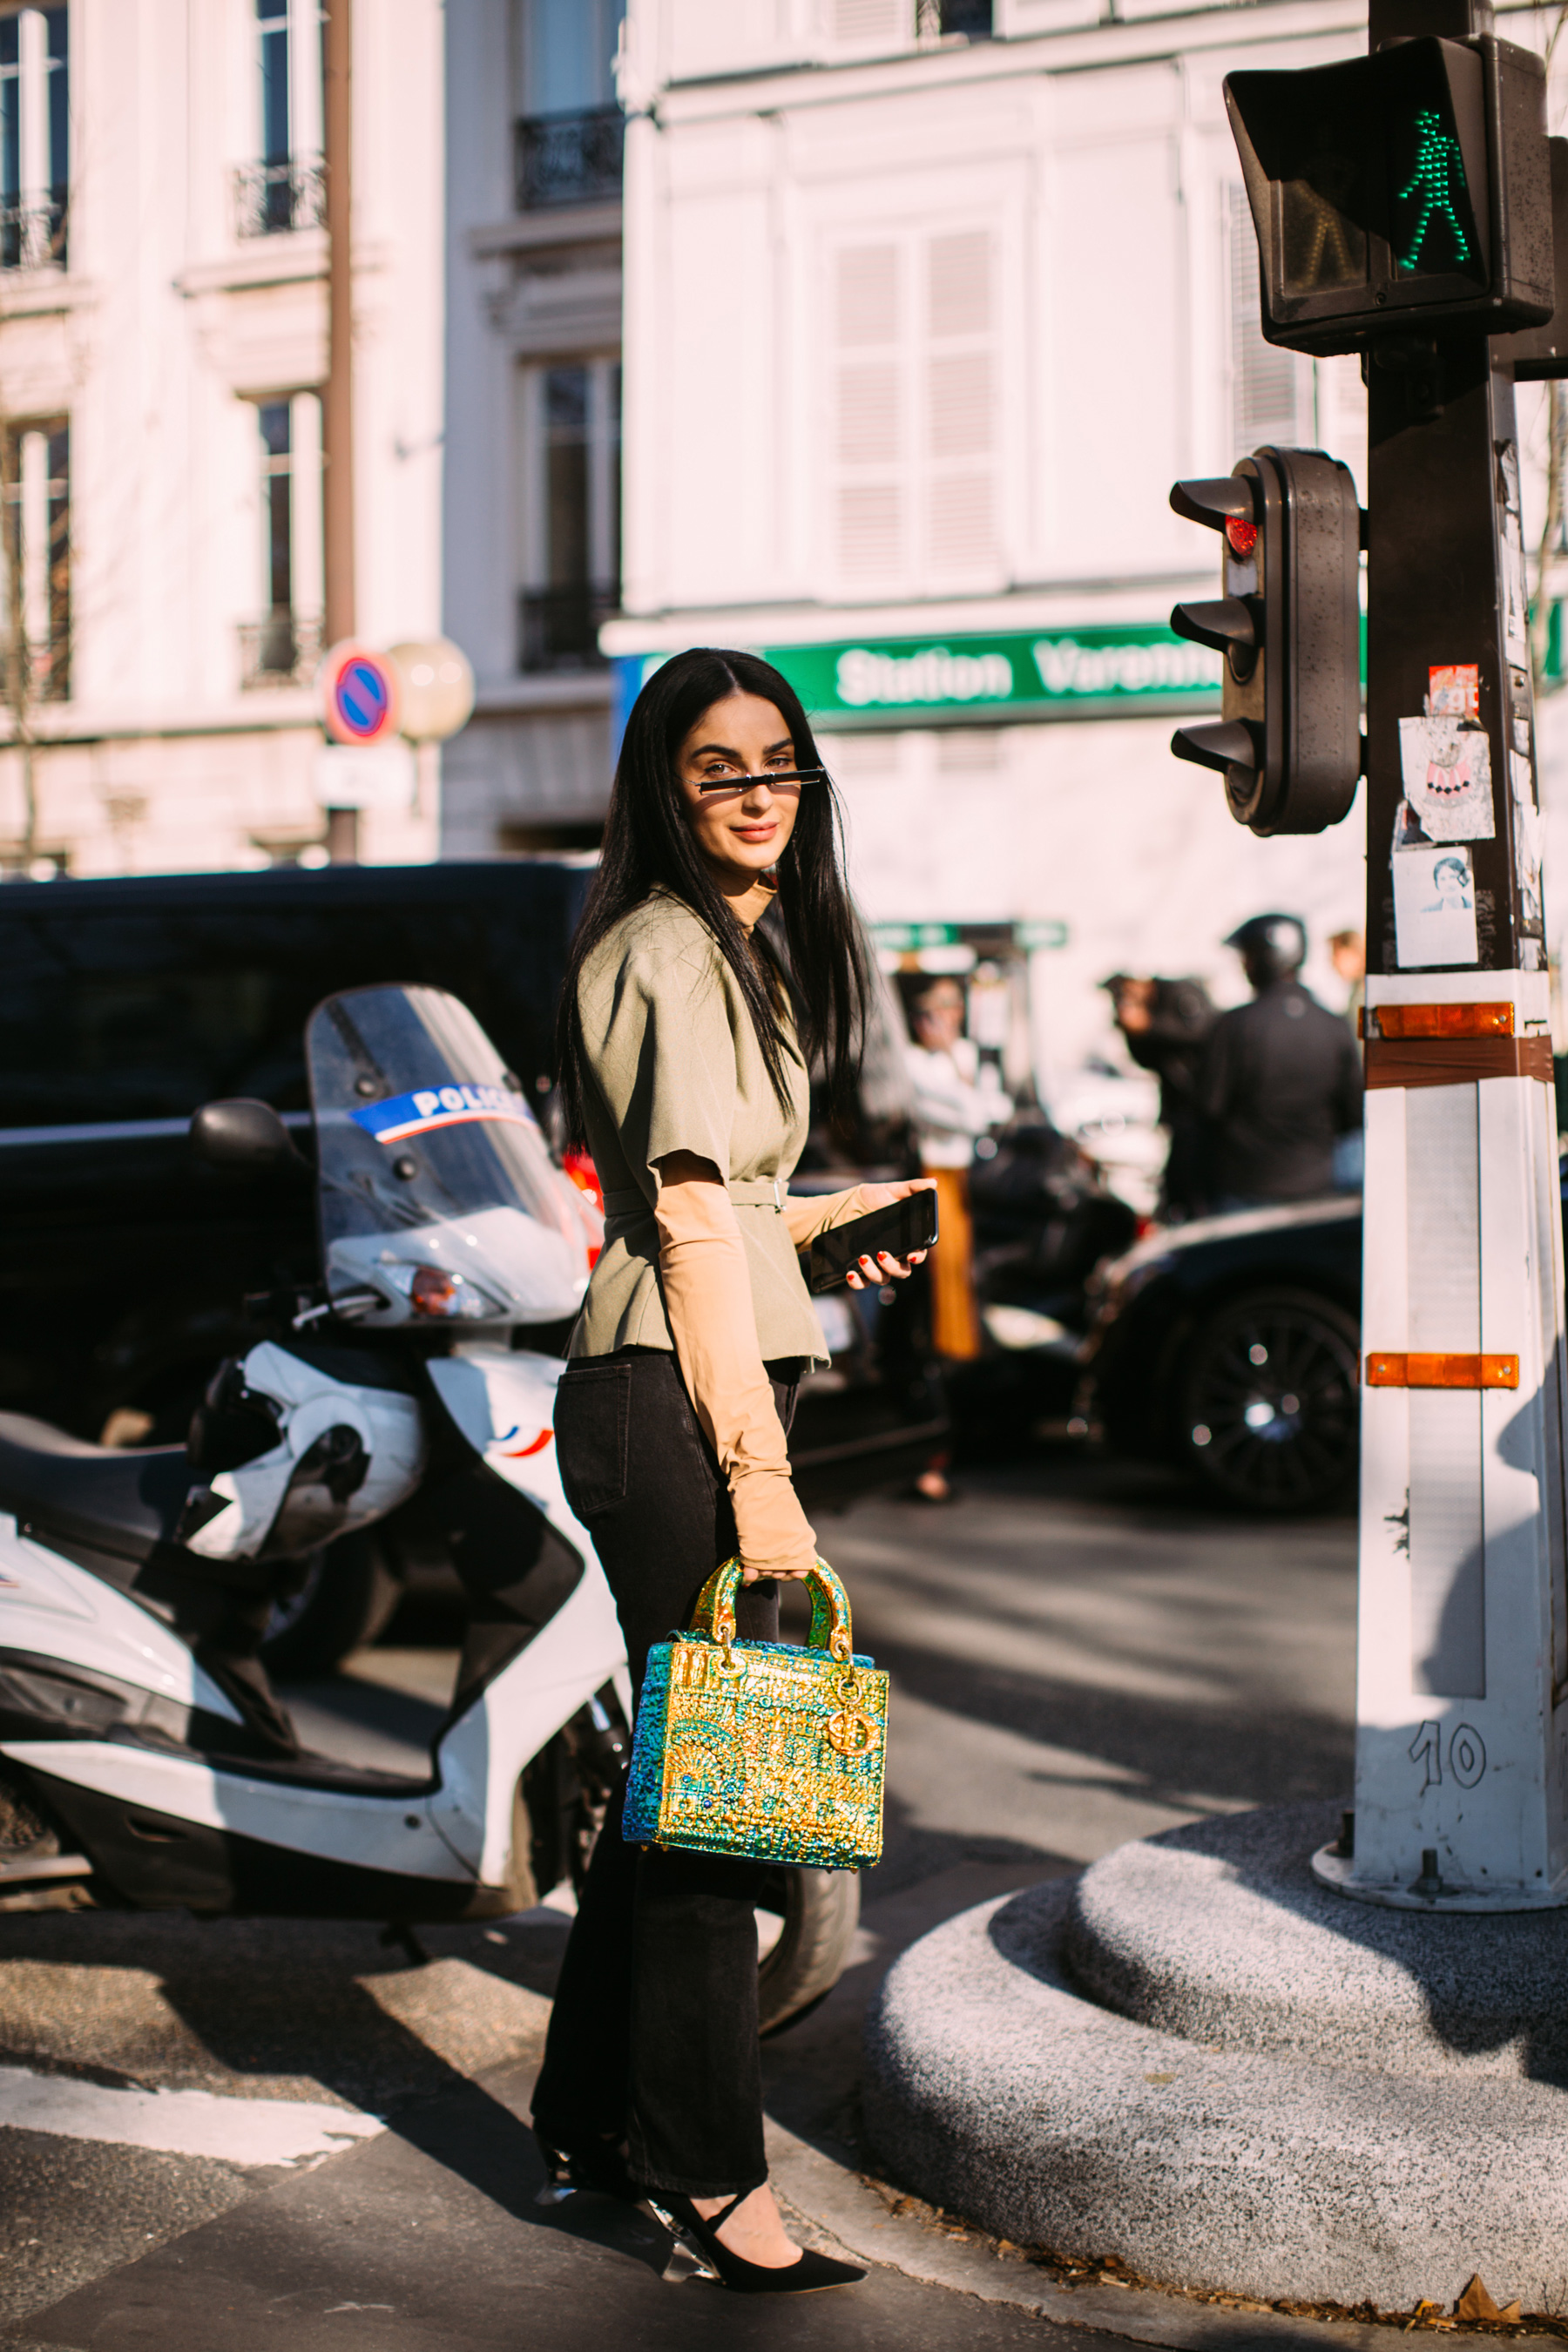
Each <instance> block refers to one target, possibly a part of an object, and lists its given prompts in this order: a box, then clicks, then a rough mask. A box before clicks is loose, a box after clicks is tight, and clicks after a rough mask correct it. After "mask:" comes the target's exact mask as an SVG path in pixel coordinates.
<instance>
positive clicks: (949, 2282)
mask: <svg viewBox="0 0 1568 2352" xmlns="http://www.w3.org/2000/svg"><path fill="white" fill-rule="evenodd" d="M767 2153H768V2169H769V2175H770V2178H771V2180H772V2184H773V2193H774V2194H775V2196H776V2197H777V2198H778V2200H779V2202H780V2204H781V2205H783V2206H784V2208H785V2210H787V2212H788V2213H790V2214H791V2215H792V2216H793V2217H794V2219H795V2222H796V2224H797V2226H798V2227H799V2228H800V2229H801V2230H802V2231H804V2232H806V2233H809V2236H810V2241H811V2242H812V2243H813V2244H816V2245H819V2246H820V2247H821V2248H822V2250H823V2251H824V2252H828V2253H837V2254H839V2255H841V2256H845V2257H848V2258H851V2259H854V2260H857V2261H859V2262H864V2263H881V2264H882V2265H884V2266H885V2267H886V2268H888V2269H889V2270H896V2271H900V2272H902V2273H903V2274H904V2276H905V2277H906V2278H912V2279H919V2280H920V2281H921V2283H922V2284H926V2285H931V2286H943V2287H949V2288H951V2289H952V2291H953V2292H954V2293H956V2294H973V2295H978V2296H979V2297H980V2298H981V2299H982V2301H983V2302H985V2303H1007V2304H1012V2305H1016V2308H1017V2309H1019V2310H1020V2311H1032V2312H1035V2313H1037V2315H1039V2316H1040V2317H1041V2318H1042V2319H1049V2320H1052V2321H1054V2322H1056V2324H1057V2325H1058V2326H1062V2327H1075V2328H1079V2329H1080V2330H1088V2331H1089V2332H1091V2333H1093V2334H1095V2335H1104V2336H1116V2337H1119V2338H1121V2339H1122V2340H1123V2341H1125V2342H1128V2343H1133V2344H1152V2345H1164V2346H1169V2347H1172V2352H1202V2348H1203V2347H1211V2346H1212V2347H1215V2352H1246V2347H1248V2346H1257V2347H1259V2352H1391V2340H1392V2338H1393V2336H1394V2334H1395V2333H1397V2332H1399V2330H1398V2329H1396V2328H1395V2327H1394V2326H1392V2325H1390V2326H1376V2325H1369V2324H1368V2323H1366V2322H1364V2321H1361V2320H1348V2319H1301V2318H1296V2317H1292V2316H1291V2315H1289V2314H1288V2313H1285V2312H1279V2311H1267V2310H1264V2311H1233V2310H1228V2309H1226V2307H1225V2306H1224V2305H1216V2304H1210V2303H1200V2302H1197V2301H1196V2300H1194V2299H1192V2298H1189V2297H1187V2296H1184V2295H1182V2294H1178V2293H1174V2292H1173V2293H1171V2294H1161V2293H1159V2292H1158V2291H1157V2290H1151V2289H1149V2288H1145V2287H1132V2286H1127V2287H1123V2286H1112V2285H1107V2284H1089V2285H1084V2286H1077V2287H1068V2286H1062V2285H1058V2284H1055V2283H1054V2282H1052V2281H1051V2280H1050V2278H1049V2276H1048V2273H1043V2272H1042V2271H1041V2270H1040V2268H1039V2267H1038V2266H1037V2264H1036V2263H1031V2262H1030V2261H1029V2259H1028V2257H1027V2256H1026V2255H1025V2254H1022V2253H1020V2252H1018V2251H1017V2250H1016V2248H1011V2247H1007V2246H1005V2245H1004V2244H1003V2243H1002V2242H999V2241H998V2240H996V2239H995V2238H993V2237H990V2236H988V2235H987V2234H986V2232H984V2231H982V2230H980V2229H978V2228H973V2227H969V2226H961V2225H959V2224H957V2223H954V2222H953V2221H951V2220H950V2219H949V2217H947V2216H945V2215H939V2214H937V2213H935V2212H933V2211H932V2210H931V2208H930V2207H924V2208H922V2209H921V2210H919V2211H914V2212H910V2211H903V2212H900V2211H898V2210H895V2209H896V2207H897V2206H899V2205H902V2206H906V2207H908V2206H910V2205H911V2204H913V2203H914V2200H912V2199H910V2198H907V2197H900V2195H899V2193H898V2191H897V2190H895V2189H879V2187H878V2186H876V2185H875V2184H874V2183H873V2182H872V2181H871V2180H870V2179H867V2178H866V2177H865V2176H864V2175H862V2174H858V2173H856V2172H852V2171H851V2170H849V2168H847V2166H846V2165H844V2164H841V2163H839V2162H838V2161H837V2159H836V2158H833V2157H831V2156H828V2155H826V2154H825V2153H824V2152H823V2151H822V2150H821V2149H819V2148H816V2147H811V2146H810V2145H809V2143H808V2142H806V2141H805V2140H803V2139H797V2138H796V2137H795V2134H794V2133H793V2132H788V2131H785V2130H784V2127H783V2126H782V2125H779V2124H775V2123H773V2121H772V2120H771V2119H770V2121H769V2123H768V2126H767ZM1499 2340H1500V2339H1499V2337H1498V2336H1495V2335H1489V2336H1479V2335H1475V2334H1473V2333H1471V2332H1469V2331H1468V2330H1465V2329H1460V2328H1457V2327H1456V2328H1450V2329H1445V2331H1444V2333H1443V2341H1444V2344H1445V2346H1451V2347H1455V2352H1467V2347H1468V2352H1479V2347H1480V2346H1482V2345H1489V2346H1491V2347H1493V2352H1495V2347H1497V2344H1498V2342H1499ZM1513 2340H1514V2341H1516V2342H1517V2343H1520V2344H1521V2345H1525V2346H1542V2347H1544V2346H1548V2345H1552V2346H1555V2345H1558V2344H1560V2343H1561V2341H1562V2338H1561V2337H1559V2336H1553V2335H1544V2334H1539V2333H1528V2332H1525V2331H1521V2333H1520V2334H1519V2336H1517V2337H1515V2338H1514V2339H1513Z"/></svg>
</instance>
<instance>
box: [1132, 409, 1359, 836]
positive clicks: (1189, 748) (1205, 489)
mask: <svg viewBox="0 0 1568 2352" xmlns="http://www.w3.org/2000/svg"><path fill="white" fill-rule="evenodd" d="M1171 504H1172V506H1173V508H1174V509H1175V510H1176V512H1177V513H1178V514H1179V515H1184V516H1185V517H1186V519H1187V520H1188V521H1189V522H1201V523H1204V524H1205V525H1206V526H1207V528H1208V529H1209V530H1217V531H1218V532H1219V533H1220V535H1221V585H1222V586H1223V588H1224V590H1225V593H1224V595H1223V596H1221V597H1218V598H1216V599H1215V601H1213V602H1212V603H1207V604H1178V605H1177V606H1176V609H1175V611H1174V612H1173V614H1171V626H1172V628H1173V630H1174V631H1175V633H1176V635H1178V636H1179V637H1191V638H1194V639H1195V641H1196V642H1197V643H1198V644H1199V645H1201V646H1215V648H1216V650H1217V651H1219V652H1220V653H1222V654H1223V655H1224V656H1225V670H1224V703H1223V706H1222V708H1223V713H1224V715H1223V718H1222V719H1221V721H1220V723H1219V724H1218V725H1217V726H1215V725H1213V724H1210V725H1205V726H1200V727H1179V728H1178V729H1177V730H1176V732H1175V734H1174V735H1173V737H1172V738H1171V749H1172V751H1173V752H1174V753H1175V755H1176V757H1177V759H1178V760H1192V761H1196V763H1197V764H1198V766H1199V767H1204V768H1216V769H1218V770H1219V772H1220V773H1221V774H1222V775H1223V776H1224V778H1225V790H1226V800H1227V801H1228V802H1229V803H1230V813H1231V814H1232V816H1234V817H1235V819H1236V821H1237V824H1245V825H1250V826H1251V828H1252V830H1253V832H1254V833H1259V834H1272V833H1321V832H1323V831H1324V829H1325V828H1326V827H1327V826H1329V825H1331V824H1338V823H1339V821H1340V819H1341V818H1342V816H1343V815H1344V814H1346V812H1347V811H1348V809H1349V807H1350V804H1351V803H1352V800H1353V799H1354V798H1355V788H1356V779H1357V777H1358V776H1359V775H1360V773H1361V764H1362V737H1361V593H1360V589H1361V509H1360V505H1359V502H1358V500H1357V498H1356V489H1355V482H1354V480H1353V478H1352V475H1351V471H1350V468H1349V467H1348V466H1342V465H1341V463H1340V462H1339V459H1338V458H1337V457H1324V456H1323V455H1322V454H1321V451H1319V450H1316V449H1258V450H1255V451H1254V452H1253V454H1252V456H1251V457H1243V458H1242V459H1241V460H1240V462H1239V463H1238V464H1237V467H1236V468H1235V470H1234V471H1233V472H1232V473H1230V474H1227V475H1226V476H1225V477H1224V478H1222V479H1220V480H1218V481H1206V482H1178V483H1177V484H1176V486H1175V488H1174V489H1173V491H1172V492H1171Z"/></svg>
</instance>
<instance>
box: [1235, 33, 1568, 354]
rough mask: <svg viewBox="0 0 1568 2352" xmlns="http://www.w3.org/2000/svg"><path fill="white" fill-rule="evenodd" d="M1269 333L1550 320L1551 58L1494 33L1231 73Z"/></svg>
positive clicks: (1284, 335)
mask: <svg viewBox="0 0 1568 2352" xmlns="http://www.w3.org/2000/svg"><path fill="white" fill-rule="evenodd" d="M1225 98H1226V107H1227V108H1228V110H1229V112H1230V121H1231V129H1232V130H1233V131H1234V132H1235V134H1236V143H1237V150H1238V151H1239V153H1240V156H1241V169H1242V175H1243V177H1244V179H1245V180H1246V183H1247V200H1248V202H1249V203H1250V205H1251V206H1252V218H1253V225H1254V226H1255V227H1256V229H1257V231H1258V256H1259V259H1260V261H1261V263H1262V276H1263V332H1264V335H1265V337H1266V338H1267V339H1268V341H1269V342H1271V343H1282V344H1284V345H1285V346H1286V347H1287V348H1288V349H1289V350H1291V351H1298V352H1352V351H1358V350H1360V349H1362V348H1363V345H1365V344H1367V343H1369V342H1371V341H1375V340H1376V339H1377V338H1378V337H1379V336H1381V335H1386V334H1389V333H1392V332H1394V331H1398V332H1403V333H1405V334H1409V333H1411V332H1416V333H1425V332H1426V331H1429V330H1431V329H1435V328H1439V327H1455V326H1463V327H1468V328H1470V329H1472V330H1473V331H1477V332H1479V333H1482V334H1495V333H1499V332H1502V331H1508V330H1511V329H1514V328H1519V327H1525V326H1531V325H1535V324H1537V323H1539V322H1540V321H1541V320H1546V319H1549V318H1550V317H1551V316H1552V305H1553V303H1554V301H1555V299H1556V289H1555V285H1554V280H1553V272H1552V182H1551V170H1550V165H1549V163H1548V160H1547V144H1546V69H1545V67H1544V66H1543V65H1542V60H1541V59H1540V58H1538V57H1536V56H1535V55H1534V54H1533V53H1532V52H1531V51H1530V50H1528V49H1521V48H1519V47H1515V45H1514V44H1513V43H1512V42H1510V41H1500V40H1497V39H1494V38H1493V37H1491V36H1490V35H1487V36H1486V37H1483V38H1479V39H1476V40H1469V41H1447V40H1437V39H1435V38H1432V37H1424V38H1421V39H1418V40H1407V41H1400V42H1397V43H1395V44H1394V46H1393V47H1389V48H1385V49H1378V50H1375V51H1374V52H1373V55H1372V56H1371V57H1366V58H1352V59H1350V60H1349V61H1347V62H1346V63H1345V64H1343V65H1337V66H1314V67H1311V68H1309V69H1307V70H1306V71H1305V72H1300V73H1238V74H1231V75H1229V76H1228V77H1227V79H1226V85H1225Z"/></svg>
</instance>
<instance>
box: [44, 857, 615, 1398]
mask: <svg viewBox="0 0 1568 2352" xmlns="http://www.w3.org/2000/svg"><path fill="white" fill-rule="evenodd" d="M592 878H593V876H592V861H591V860H590V859H587V858H581V859H575V860H574V859H570V858H565V859H539V860H533V859H529V860H522V859H519V860H516V861H510V860H497V861H494V862H491V863H487V864H478V863H476V864H471V865H458V864H454V865H448V866H333V867H327V868H324V869H322V870H321V871H320V872H316V873H311V872H301V871H296V870H292V869H276V870H272V871H268V872H265V873H258V874H180V875H156V876H145V877H136V878H133V879H126V880H111V881H83V882H48V883H32V882H17V883H7V884H6V885H5V887H4V888H3V889H0V1411H8V1412H33V1413H37V1414H40V1415H41V1416H42V1417H43V1418H45V1419H46V1420H48V1421H53V1422H58V1423H60V1424H61V1426H63V1427H64V1428H67V1429H69V1430H72V1431H74V1432H76V1433H78V1434H79V1435H80V1436H82V1437H86V1438H93V1439H96V1438H98V1437H99V1436H100V1433H102V1432H103V1431H104V1428H105V1423H107V1421H108V1419H109V1416H110V1414H111V1413H114V1412H117V1411H121V1410H128V1411H131V1412H135V1413H137V1414H138V1416H150V1417H151V1428H150V1429H149V1428H148V1426H147V1422H146V1420H145V1419H144V1418H139V1419H138V1422H137V1423H136V1425H135V1431H134V1441H135V1442H147V1443H152V1444H163V1443H174V1442H175V1441H176V1440H178V1439H180V1438H182V1437H183V1436H184V1433H185V1426H186V1423H187V1421H188V1419H189V1415H190V1412H191V1408H192V1405H193V1402H195V1398H196V1397H197V1396H198V1395H199V1394H200V1392H201V1390H202V1388H203V1386H204V1385H205V1381H206V1380H207V1379H208V1378H209V1377H210V1375H211V1372H212V1369H213V1367H214V1365H215V1364H216V1362H217V1360H218V1359H219V1358H220V1357H221V1356H223V1355H225V1354H226V1353H229V1352H231V1351H233V1350H234V1349H237V1348H244V1347H246V1346H247V1345H248V1344H249V1343H250V1342H251V1340H253V1339H254V1338H255V1336H256V1334H255V1330H254V1328H251V1327H249V1326H248V1325H247V1323H246V1321H245V1319H244V1309H243V1303H242V1302H243V1300H244V1298H245V1297H246V1296H247V1294H253V1295H254V1294H257V1293H259V1292H264V1291H269V1290H274V1289H279V1288H286V1287H289V1286H294V1285H304V1284H308V1283H310V1281H311V1280H313V1278H314V1275H315V1270H316V1268H315V1234H314V1225H313V1217H312V1213H311V1206H310V1198H309V1195H308V1194H307V1193H304V1192H291V1191H284V1192H279V1188H278V1187H277V1186H276V1185H269V1186H262V1185H256V1186H251V1185H247V1184H246V1183H243V1182H240V1181H237V1180H236V1179H235V1178H233V1177H232V1176H219V1175H217V1174H216V1173H215V1172H214V1171H211V1170H210V1169H206V1168H204V1167H202V1166H201V1165H200V1164H199V1163H198V1162H197V1160H195V1156H194V1155H193V1153H192V1152H191V1150H190V1148H189V1144H188V1142H187V1139H186V1129H187V1126H188V1123H189V1120H190V1116H191V1113H192V1112H193V1111H194V1110H195V1108H197V1107H198V1105H199V1104H201V1103H204V1102H209V1101H212V1100H214V1099H215V1098H216V1097H219V1096H224V1095H256V1096H259V1097H261V1099H262V1100H263V1101H266V1102H269V1103H271V1104H273V1105H274V1107H275V1108H277V1109H278V1110H279V1111H281V1112H282V1113H283V1114H284V1116H285V1118H290V1117H291V1118H294V1119H295V1120H297V1121H298V1122H299V1123H300V1125H301V1126H303V1125H305V1124H307V1123H308V1115H309V1105H310V1097H309V1093H308V1089H307V1087H306V1081H305V1064H304V1030H305V1022H306V1019H307V1017H308V1015H309V1013H310V1010H311V1008H312V1007H313V1006H314V1005H316V1004H319V1003H321V999H322V997H324V996H327V995H330V994H331V993H332V992H333V991H334V990H337V989H342V988H353V987H355V986H357V985H359V984H360V983H362V982H373V981H390V980H399V981H418V982H426V983H427V984H429V985H430V986H433V987H437V988H445V989H448V990H450V991H451V992H452V994H453V995H455V996H458V997H460V998H461V999H462V1000H463V1002H464V1003H466V1004H468V1006H469V1007H470V1008H471V1009H472V1011H473V1013H475V1015H476V1017H477V1018H478V1020H479V1023H480V1024H481V1025H482V1026H483V1027H484V1028H485V1029H486V1030H488V1031H489V1034H490V1035H491V1037H492V1038H493V1039H494V1040H495V1043H496V1045H497V1046H498V1047H499V1048H500V1052H501V1054H502V1055H503V1056H504V1057H505V1058H506V1060H507V1061H508V1063H509V1064H510V1066H511V1068H513V1069H514V1070H515V1071H516V1072H517V1073H518V1075H519V1076H521V1078H522V1079H523V1081H524V1084H525V1085H526V1086H527V1087H529V1089H530V1090H531V1092H532V1093H533V1094H534V1095H535V1096H540V1097H542V1096H543V1095H546V1094H548V1092H549V1090H550V1084H551V1079H550V1055H551V1027H552V1018H553V1013H554V1006H555V1001H556V996H557V992H558V991H559V988H560V983H561V976H562V973H563V970H564V967H565V959H566V950H567V946H568V943H569V941H570V940H571V937H572V933H573V930H574V928H575V926H576V922H577V918H578V916H579V914H580V913H581V911H582V906H583V901H584V898H585V897H586V895H587V889H588V885H589V883H590V882H591V880H592ZM122 1427H123V1424H122ZM124 1433H125V1435H127V1436H131V1435H132V1431H131V1430H130V1429H125V1432H124ZM110 1442H112V1435H111V1440H110Z"/></svg>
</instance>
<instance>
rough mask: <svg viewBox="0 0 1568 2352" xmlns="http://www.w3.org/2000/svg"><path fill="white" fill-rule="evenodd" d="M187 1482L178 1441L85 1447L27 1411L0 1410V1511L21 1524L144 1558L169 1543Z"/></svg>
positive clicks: (186, 1464) (189, 1475) (185, 1463)
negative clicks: (169, 1443) (11, 1516)
mask: <svg viewBox="0 0 1568 2352" xmlns="http://www.w3.org/2000/svg"><path fill="white" fill-rule="evenodd" d="M191 1485H192V1473H191V1465H190V1458H189V1456H188V1455H187V1454H186V1452H185V1449H184V1446H183V1445H143V1446H117V1445H89V1444H88V1442H87V1440H86V1439H85V1438H81V1437H72V1436H71V1435H69V1433H68V1432H67V1431H65V1430H63V1429H56V1428H55V1427H54V1426H53V1424H52V1423H49V1422H47V1421H35V1420H34V1419H33V1418H32V1416H31V1415H30V1414H28V1413H24V1412H0V1511H9V1512H11V1513H12V1514H13V1515H14V1517H16V1521H17V1523H18V1525H20V1526H23V1527H29V1526H37V1527H38V1528H41V1529H44V1530H46V1531H52V1532H54V1533H57V1534H58V1535H61V1536H64V1537H67V1538H74V1539H75V1540H76V1541H77V1542H78V1543H81V1544H87V1545H89V1546H90V1547H91V1548H92V1549H94V1550H95V1551H103V1552H109V1553H111V1554H113V1555H115V1556H117V1557H118V1558H120V1559H134V1560H144V1559H147V1557H148V1556H149V1554H150V1553H151V1552H152V1551H153V1549H154V1547H155V1546H156V1545H158V1544H161V1543H172V1542H173V1540H174V1528H175V1527H176V1526H177V1525H178V1523H179V1517H180V1513H181V1511H182V1509H183V1508H184V1501H185V1496H186V1495H187V1494H188V1493H189V1491H190V1488H191Z"/></svg>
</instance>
